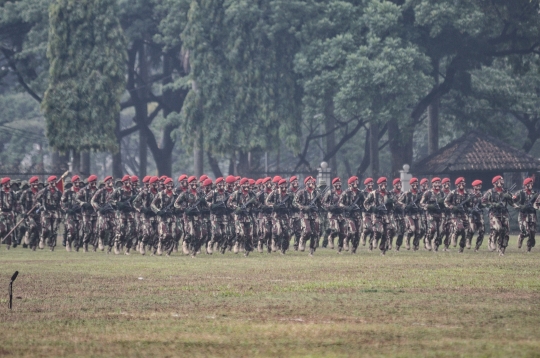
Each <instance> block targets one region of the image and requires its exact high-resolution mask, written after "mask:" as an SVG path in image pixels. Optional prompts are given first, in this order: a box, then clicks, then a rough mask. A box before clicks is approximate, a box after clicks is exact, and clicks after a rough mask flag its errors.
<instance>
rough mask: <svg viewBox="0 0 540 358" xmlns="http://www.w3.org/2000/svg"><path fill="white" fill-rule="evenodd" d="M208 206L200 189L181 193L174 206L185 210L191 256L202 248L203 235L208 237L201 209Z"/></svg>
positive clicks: (187, 241) (187, 240) (186, 239)
mask: <svg viewBox="0 0 540 358" xmlns="http://www.w3.org/2000/svg"><path fill="white" fill-rule="evenodd" d="M205 206H206V202H205V201H204V195H203V194H202V193H201V192H199V191H193V190H188V191H185V192H183V193H181V194H180V195H179V196H178V198H177V199H176V201H175V202H174V207H175V208H177V209H182V210H184V223H185V225H186V226H185V230H186V236H185V238H184V240H185V241H186V243H187V245H188V249H189V251H190V253H191V256H195V255H196V254H197V252H198V251H199V250H200V248H201V245H202V239H203V237H206V235H207V234H206V232H204V230H206V227H203V225H202V216H201V212H200V210H201V209H202V208H203V207H205Z"/></svg>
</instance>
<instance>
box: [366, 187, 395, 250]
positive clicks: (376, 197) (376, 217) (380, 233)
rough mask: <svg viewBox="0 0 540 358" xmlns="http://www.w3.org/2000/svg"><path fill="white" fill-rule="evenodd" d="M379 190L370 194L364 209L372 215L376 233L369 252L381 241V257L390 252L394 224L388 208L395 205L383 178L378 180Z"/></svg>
mask: <svg viewBox="0 0 540 358" xmlns="http://www.w3.org/2000/svg"><path fill="white" fill-rule="evenodd" d="M377 186H378V189H377V190H374V191H372V192H371V193H369V194H368V196H367V198H366V200H365V201H364V208H365V209H366V211H367V212H370V213H371V222H372V225H373V232H374V233H375V235H374V238H373V241H372V242H371V243H370V246H369V250H370V251H371V250H372V249H373V248H374V247H375V246H376V245H377V244H378V243H379V240H380V244H379V249H380V250H381V255H385V254H386V251H388V244H389V238H390V236H391V232H392V230H393V228H392V222H391V220H390V218H389V213H388V206H390V205H393V204H394V199H393V198H391V197H389V195H388V192H387V191H386V186H387V179H386V178H385V177H381V178H379V179H377Z"/></svg>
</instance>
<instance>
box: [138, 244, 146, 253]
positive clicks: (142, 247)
mask: <svg viewBox="0 0 540 358" xmlns="http://www.w3.org/2000/svg"><path fill="white" fill-rule="evenodd" d="M145 246H146V245H145V244H144V242H139V253H140V254H141V255H146V249H145Z"/></svg>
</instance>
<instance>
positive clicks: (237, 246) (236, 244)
mask: <svg viewBox="0 0 540 358" xmlns="http://www.w3.org/2000/svg"><path fill="white" fill-rule="evenodd" d="M238 251H240V248H239V244H238V241H237V242H235V243H234V247H233V252H234V253H235V254H237V253H238Z"/></svg>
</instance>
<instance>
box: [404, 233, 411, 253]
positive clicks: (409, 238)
mask: <svg viewBox="0 0 540 358" xmlns="http://www.w3.org/2000/svg"><path fill="white" fill-rule="evenodd" d="M405 248H406V249H407V250H410V249H411V237H410V236H408V235H407V238H406V239H405Z"/></svg>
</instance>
